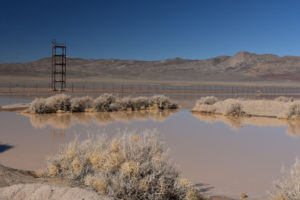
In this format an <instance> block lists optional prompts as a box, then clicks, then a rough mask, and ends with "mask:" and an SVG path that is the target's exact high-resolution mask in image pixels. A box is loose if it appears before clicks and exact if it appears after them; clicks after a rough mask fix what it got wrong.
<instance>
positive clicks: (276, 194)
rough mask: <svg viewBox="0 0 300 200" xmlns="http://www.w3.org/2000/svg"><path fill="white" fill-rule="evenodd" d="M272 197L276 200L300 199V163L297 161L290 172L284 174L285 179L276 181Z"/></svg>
mask: <svg viewBox="0 0 300 200" xmlns="http://www.w3.org/2000/svg"><path fill="white" fill-rule="evenodd" d="M271 196H272V198H273V199H274V200H299V199H300V161H299V159H296V162H295V163H294V164H293V166H292V167H291V169H290V170H289V171H284V172H283V177H282V178H281V179H279V180H276V181H275V182H274V185H273V191H272V192H271Z"/></svg>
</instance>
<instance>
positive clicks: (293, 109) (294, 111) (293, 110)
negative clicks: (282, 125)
mask: <svg viewBox="0 0 300 200" xmlns="http://www.w3.org/2000/svg"><path fill="white" fill-rule="evenodd" d="M287 115H288V117H289V118H291V117H293V116H294V117H299V116H300V104H299V103H294V104H292V105H291V106H290V107H289V111H288V114H287Z"/></svg>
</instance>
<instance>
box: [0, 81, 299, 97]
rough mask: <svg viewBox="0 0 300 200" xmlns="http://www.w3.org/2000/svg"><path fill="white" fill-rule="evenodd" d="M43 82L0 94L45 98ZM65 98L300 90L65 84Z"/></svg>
mask: <svg viewBox="0 0 300 200" xmlns="http://www.w3.org/2000/svg"><path fill="white" fill-rule="evenodd" d="M49 88H50V84H47V83H45V82H23V83H16V82H8V83H6V84H1V86H0V94H1V95H2V96H3V95H5V96H6V95H14V96H35V97H38V96H47V95H51V94H53V93H55V92H53V91H51V90H50V89H49ZM65 92H66V93H68V94H74V95H90V96H97V95H99V94H101V93H114V94H118V95H121V96H128V95H144V96H150V95H154V94H164V95H168V96H174V95H175V96H187V97H188V96H207V95H213V96H224V97H227V96H228V97H272V96H292V97H298V96H299V95H300V87H290V86H289V87H287V86H282V87H278V86H276V87H275V86H250V85H249V86H245V85H240V86H237V85H235V86H230V85H208V84H206V85H204V84H202V85H201V84H199V85H167V84H126V83H125V84H122V83H99V82H88V83H84V82H69V83H68V84H67V89H66V90H65Z"/></svg>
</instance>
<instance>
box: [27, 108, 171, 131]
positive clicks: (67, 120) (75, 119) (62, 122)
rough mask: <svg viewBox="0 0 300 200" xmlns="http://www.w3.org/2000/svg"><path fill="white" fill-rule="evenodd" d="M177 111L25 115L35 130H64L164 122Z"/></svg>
mask: <svg viewBox="0 0 300 200" xmlns="http://www.w3.org/2000/svg"><path fill="white" fill-rule="evenodd" d="M175 112H177V111H176V110H163V111H119V112H96V113H89V112H85V113H60V114H23V115H25V116H27V117H30V122H31V124H32V126H33V127H35V128H44V127H46V126H47V125H49V126H51V127H52V128H54V129H59V130H64V129H67V128H69V127H71V126H72V125H74V124H82V125H85V126H88V125H89V124H91V123H92V122H94V123H95V124H97V125H98V126H103V125H107V124H109V123H111V122H114V121H121V122H123V123H130V122H131V121H132V120H149V119H152V120H155V121H164V120H166V119H167V118H168V117H169V116H170V115H171V114H173V113H175Z"/></svg>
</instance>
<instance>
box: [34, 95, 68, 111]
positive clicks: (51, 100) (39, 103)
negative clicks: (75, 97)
mask: <svg viewBox="0 0 300 200" xmlns="http://www.w3.org/2000/svg"><path fill="white" fill-rule="evenodd" d="M70 109H71V97H70V96H68V95H65V94H58V95H54V96H51V97H48V98H46V99H44V98H38V99H35V100H34V101H33V102H32V103H31V104H30V107H29V111H30V112H32V113H39V114H42V113H55V112H57V111H59V110H61V111H70Z"/></svg>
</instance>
